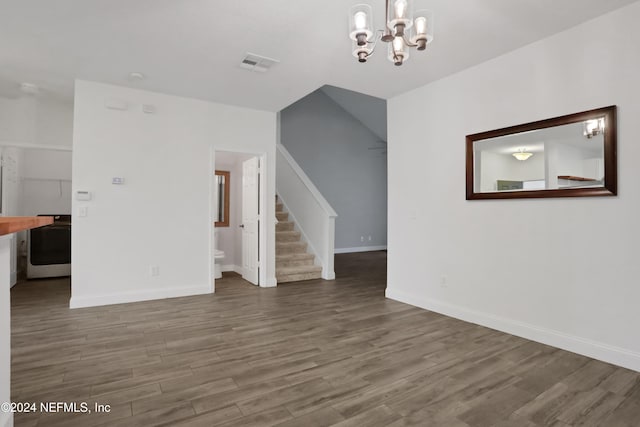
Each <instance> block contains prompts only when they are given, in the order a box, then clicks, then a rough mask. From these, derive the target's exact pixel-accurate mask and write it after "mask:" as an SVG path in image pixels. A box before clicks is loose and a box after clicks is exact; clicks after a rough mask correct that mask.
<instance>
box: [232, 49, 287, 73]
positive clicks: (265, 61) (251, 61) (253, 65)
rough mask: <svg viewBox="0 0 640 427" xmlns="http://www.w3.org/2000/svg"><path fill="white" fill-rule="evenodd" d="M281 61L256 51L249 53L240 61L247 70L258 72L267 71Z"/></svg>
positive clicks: (241, 65)
mask: <svg viewBox="0 0 640 427" xmlns="http://www.w3.org/2000/svg"><path fill="white" fill-rule="evenodd" d="M279 62H280V61H278V60H277V59H272V58H267V57H265V56H260V55H256V54H254V53H247V55H246V56H245V57H244V59H243V60H242V62H241V63H240V68H244V69H245V70H249V71H255V72H258V73H265V72H267V71H268V70H269V68H271V67H272V66H274V65H275V64H278V63H279Z"/></svg>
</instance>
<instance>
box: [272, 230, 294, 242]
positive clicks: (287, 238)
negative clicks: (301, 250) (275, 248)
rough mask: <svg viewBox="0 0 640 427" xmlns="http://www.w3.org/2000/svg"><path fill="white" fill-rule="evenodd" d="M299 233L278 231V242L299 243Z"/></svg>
mask: <svg viewBox="0 0 640 427" xmlns="http://www.w3.org/2000/svg"><path fill="white" fill-rule="evenodd" d="M299 241H300V232H299V231H276V242H299Z"/></svg>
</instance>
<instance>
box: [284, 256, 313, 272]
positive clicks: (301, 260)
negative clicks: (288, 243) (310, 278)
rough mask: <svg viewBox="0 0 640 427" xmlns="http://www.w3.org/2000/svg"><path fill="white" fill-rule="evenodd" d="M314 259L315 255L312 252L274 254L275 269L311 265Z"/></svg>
mask: <svg viewBox="0 0 640 427" xmlns="http://www.w3.org/2000/svg"><path fill="white" fill-rule="evenodd" d="M314 259H315V256H314V255H313V254H285V255H276V270H278V269H280V268H288V267H300V266H303V265H313V261H314Z"/></svg>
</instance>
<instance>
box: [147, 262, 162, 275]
mask: <svg viewBox="0 0 640 427" xmlns="http://www.w3.org/2000/svg"><path fill="white" fill-rule="evenodd" d="M149 274H151V277H157V276H159V275H160V267H159V266H157V265H152V266H151V267H149Z"/></svg>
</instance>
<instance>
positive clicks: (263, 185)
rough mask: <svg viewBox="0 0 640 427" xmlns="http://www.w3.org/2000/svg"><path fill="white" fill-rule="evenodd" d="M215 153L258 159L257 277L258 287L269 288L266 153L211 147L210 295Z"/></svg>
mask: <svg viewBox="0 0 640 427" xmlns="http://www.w3.org/2000/svg"><path fill="white" fill-rule="evenodd" d="M216 151H226V152H229V153H239V154H248V155H251V156H254V157H258V158H259V159H260V181H259V191H260V200H259V201H258V205H259V207H260V215H259V221H260V230H259V232H258V238H259V244H258V254H259V257H260V271H259V275H258V280H259V282H258V283H259V286H260V287H261V288H264V287H270V286H272V285H269V284H268V281H267V280H268V276H267V270H268V266H267V264H266V263H267V259H268V258H267V253H268V242H267V238H268V233H267V231H268V220H269V217H268V215H267V209H268V199H267V198H268V195H267V182H268V179H267V177H268V174H269V170H268V165H267V153H266V152H264V151H263V152H257V153H256V152H254V151H251V150H243V149H235V148H234V149H229V148H223V147H216V146H212V147H211V153H210V159H211V161H210V165H209V170H210V171H211V173H210V174H209V195H208V197H209V236H210V239H209V277H211V283H210V291H211V293H215V291H216V279H215V277H214V269H215V259H214V254H215V249H216V248H215V234H214V233H215V226H214V221H215V209H216V206H215V199H214V194H215V169H216V168H215V166H216Z"/></svg>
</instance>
